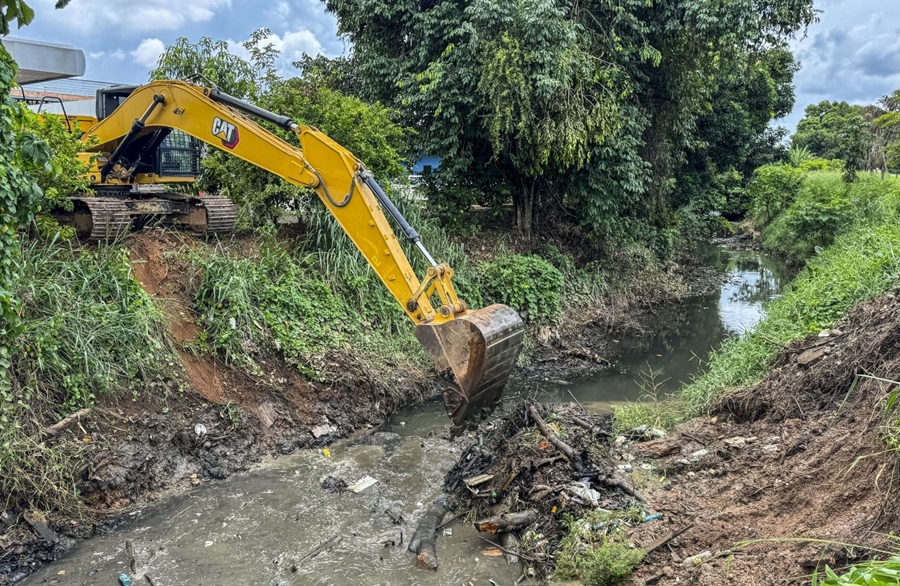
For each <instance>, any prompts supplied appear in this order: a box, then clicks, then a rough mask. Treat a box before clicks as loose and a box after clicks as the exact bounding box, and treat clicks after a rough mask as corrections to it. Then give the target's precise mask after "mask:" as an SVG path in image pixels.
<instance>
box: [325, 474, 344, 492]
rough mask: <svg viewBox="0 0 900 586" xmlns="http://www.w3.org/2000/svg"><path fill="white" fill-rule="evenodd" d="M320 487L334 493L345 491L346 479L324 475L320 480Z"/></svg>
mask: <svg viewBox="0 0 900 586" xmlns="http://www.w3.org/2000/svg"><path fill="white" fill-rule="evenodd" d="M322 489H323V490H325V491H327V492H331V493H335V494H340V493H342V492H347V481H346V480H344V479H343V478H335V477H334V476H326V477H325V479H324V480H322Z"/></svg>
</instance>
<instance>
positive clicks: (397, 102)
mask: <svg viewBox="0 0 900 586" xmlns="http://www.w3.org/2000/svg"><path fill="white" fill-rule="evenodd" d="M326 7H327V9H328V10H329V11H330V12H332V13H334V14H335V15H337V17H338V22H339V30H340V32H341V33H343V34H344V35H345V36H346V37H347V39H348V40H349V41H350V42H351V43H352V46H353V50H354V53H353V57H352V58H353V60H354V61H355V63H357V65H358V75H359V77H360V78H361V79H362V80H363V87H364V97H365V98H366V99H378V100H381V101H383V102H384V103H386V104H387V105H389V106H391V107H393V108H395V109H397V110H399V111H400V112H401V115H402V117H403V118H402V120H403V123H404V124H407V125H409V126H412V127H414V128H415V129H416V130H417V139H416V147H417V150H418V151H419V152H421V153H425V154H430V155H436V156H440V157H442V162H441V173H442V174H444V175H446V176H448V177H450V178H453V179H454V180H456V181H458V182H465V183H467V184H471V185H474V186H482V187H483V188H484V189H490V190H493V191H495V192H502V191H504V190H510V191H511V192H512V193H513V202H514V204H515V210H516V214H515V223H516V224H517V226H518V228H519V229H520V230H522V231H523V232H524V233H526V234H527V233H529V232H530V230H531V228H532V223H533V218H535V217H536V215H537V214H536V211H537V210H539V209H540V208H541V207H542V206H543V205H547V202H550V201H555V202H559V201H561V200H564V201H565V203H566V205H568V206H570V207H571V208H573V209H574V211H575V213H576V214H578V215H579V216H580V217H581V219H582V221H583V222H584V223H585V224H586V225H588V226H591V227H593V228H595V229H599V230H607V229H608V228H610V227H612V226H613V224H617V223H618V224H619V225H620V228H619V229H616V230H615V231H617V232H619V233H623V232H625V231H626V230H623V229H621V227H622V226H626V225H627V224H628V222H622V223H619V222H616V221H614V220H615V218H616V217H622V216H626V217H629V216H630V217H632V218H633V219H635V220H637V221H651V220H652V221H654V222H663V221H665V218H666V217H667V216H668V215H669V213H668V210H669V209H670V207H671V204H672V202H671V201H670V199H669V198H670V195H671V193H672V187H673V183H672V181H671V179H672V178H673V176H674V174H675V171H676V170H677V169H678V168H680V166H681V165H683V164H684V163H685V153H686V152H687V150H688V148H689V147H691V146H692V145H694V144H696V143H697V140H696V129H697V120H698V117H699V116H701V115H703V114H704V113H705V112H706V111H708V109H709V104H710V98H711V96H712V92H713V90H714V89H715V87H716V84H715V83H714V79H715V75H716V69H717V67H719V66H720V64H721V63H723V62H725V63H733V62H735V60H733V59H732V55H733V54H735V53H742V52H743V53H752V54H760V53H762V52H764V51H765V50H767V49H769V48H772V47H780V46H782V43H783V42H784V40H785V39H786V38H788V37H789V36H790V35H792V34H793V33H794V32H796V31H797V30H799V29H801V28H803V27H804V26H806V25H807V24H809V23H810V22H811V21H812V20H813V19H814V18H815V12H814V11H813V8H812V1H811V0H776V1H775V2H772V1H765V0H742V1H740V2H727V3H721V2H708V1H706V0H660V1H658V2H653V3H648V2H645V1H644V0H612V1H610V0H604V1H599V0H594V1H588V2H577V3H575V2H569V1H565V0H474V1H471V2H464V1H462V0H400V1H396V0H355V1H347V0H326ZM751 109H752V108H751ZM559 190H564V193H559ZM611 216H612V217H611Z"/></svg>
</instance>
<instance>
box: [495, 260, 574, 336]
mask: <svg viewBox="0 0 900 586" xmlns="http://www.w3.org/2000/svg"><path fill="white" fill-rule="evenodd" d="M481 283H482V288H483V290H484V292H485V296H486V297H487V298H488V299H490V300H491V301H495V302H498V303H503V304H506V305H509V306H510V307H512V308H513V309H515V310H517V311H518V312H519V314H520V315H521V316H522V319H523V320H525V321H526V322H528V323H531V324H542V323H551V322H553V321H554V320H556V318H557V317H558V316H559V311H560V294H561V292H562V287H563V275H562V273H560V272H559V270H558V269H557V268H556V267H554V266H553V265H551V264H550V263H548V262H547V261H546V260H544V259H542V258H540V257H538V256H521V255H518V254H508V255H505V256H501V257H499V258H497V259H496V260H493V261H491V262H488V263H485V264H484V265H483V266H482V268H481Z"/></svg>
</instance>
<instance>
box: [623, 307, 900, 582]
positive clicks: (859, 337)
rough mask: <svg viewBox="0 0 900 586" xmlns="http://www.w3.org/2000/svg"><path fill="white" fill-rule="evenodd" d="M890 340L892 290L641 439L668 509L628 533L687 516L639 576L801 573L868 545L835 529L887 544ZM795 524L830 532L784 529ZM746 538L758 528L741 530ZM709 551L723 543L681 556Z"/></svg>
mask: <svg viewBox="0 0 900 586" xmlns="http://www.w3.org/2000/svg"><path fill="white" fill-rule="evenodd" d="M898 350H900V302H898V301H897V300H896V299H895V298H894V296H893V295H888V296H887V297H885V298H883V299H881V300H879V301H876V302H872V303H869V304H866V305H864V306H862V307H860V308H858V309H857V310H856V311H854V312H853V313H852V315H851V316H849V317H848V319H846V320H845V321H844V323H842V324H840V325H839V326H838V328H836V329H835V330H833V331H830V332H823V333H822V335H820V336H816V337H812V338H811V339H807V340H805V341H802V342H798V343H795V344H792V345H791V346H789V347H787V348H785V349H784V350H783V351H782V352H781V353H780V355H779V357H778V359H777V362H776V365H775V368H774V370H773V371H772V372H771V373H770V375H769V376H768V377H767V378H766V379H765V380H763V381H762V382H760V383H759V384H757V385H755V386H753V387H752V388H749V389H745V390H741V391H739V392H736V393H733V394H731V395H729V396H728V397H727V398H726V399H725V400H724V401H722V403H721V404H720V405H719V407H718V408H717V409H716V412H715V413H714V414H713V417H711V418H701V419H695V420H693V421H690V422H688V423H685V424H683V425H682V426H680V427H678V428H677V429H676V433H675V435H674V436H673V438H672V439H665V440H660V441H657V442H653V443H652V444H649V445H647V444H644V445H641V444H636V445H635V446H634V448H635V449H634V452H635V453H643V454H649V455H650V457H648V456H643V457H641V459H643V460H646V463H645V464H644V466H647V465H648V464H649V465H650V466H652V472H650V474H652V475H653V476H664V477H665V479H666V481H665V484H664V486H663V487H662V488H660V489H656V490H653V491H650V492H649V493H648V499H649V501H650V503H651V505H652V506H653V507H654V508H655V509H656V510H658V511H661V512H663V513H664V514H665V522H664V523H660V524H647V525H644V526H641V527H640V528H639V529H638V530H637V531H636V532H635V533H634V535H633V536H632V538H633V540H634V541H635V542H636V543H638V544H643V543H647V542H648V541H652V540H653V539H655V538H657V537H658V536H659V535H660V534H664V533H665V532H667V531H671V530H673V529H677V528H682V527H685V526H691V529H690V530H688V531H687V532H685V533H684V534H683V535H682V536H680V537H679V538H678V539H676V540H673V541H671V542H670V543H669V545H668V548H667V549H664V550H660V551H658V552H657V553H654V554H652V555H651V556H649V558H648V559H647V560H646V561H645V564H644V566H643V569H642V570H641V571H640V572H639V573H638V575H637V576H636V583H648V584H649V583H653V584H660V585H663V586H665V585H670V584H676V583H678V584H698V585H704V586H712V585H720V584H742V585H746V586H771V585H773V584H809V578H808V576H809V575H810V574H812V573H813V572H814V571H815V569H816V568H819V570H820V572H821V570H822V568H824V565H825V564H828V565H830V566H831V567H832V568H834V567H840V566H843V565H846V564H847V563H849V562H853V561H854V560H855V559H856V558H857V557H865V556H866V555H867V553H866V551H865V550H863V549H859V548H846V547H843V546H840V545H836V544H835V542H841V543H852V544H859V545H863V546H881V545H884V544H885V541H886V539H885V537H884V536H883V533H886V532H889V531H890V532H894V533H896V527H897V520H898V514H897V513H898V499H897V496H898V479H900V476H898V473H900V469H898V460H897V457H896V454H895V449H896V446H897V444H896V443H895V441H894V440H892V437H891V436H892V435H893V434H896V433H898V432H897V429H896V420H897V414H896V412H895V410H894V403H895V400H894V399H895V397H896V392H897V389H898V387H900V385H898V383H896V382H893V381H897V380H900V353H898ZM892 442H893V443H892ZM653 456H658V457H653ZM623 457H624V458H626V459H627V458H629V457H630V456H629V455H628V454H627V453H626V454H624V455H623ZM797 538H800V539H817V540H825V541H827V542H831V543H830V544H829V543H821V542H818V543H816V542H802V541H799V542H798V541H783V540H784V539H797ZM755 540H764V541H762V542H755V543H749V544H747V543H743V542H747V541H755ZM765 540H770V541H765ZM771 540H775V541H771ZM777 540H782V541H777ZM704 551H709V552H711V553H713V554H716V553H718V554H719V555H718V556H717V557H715V558H714V559H712V560H711V561H708V562H706V563H704V564H703V565H701V566H699V567H692V568H687V569H686V568H682V567H681V566H680V564H679V563H678V562H680V561H681V560H683V559H684V558H687V557H688V556H692V555H696V554H699V553H701V552H704ZM804 577H805V578H804Z"/></svg>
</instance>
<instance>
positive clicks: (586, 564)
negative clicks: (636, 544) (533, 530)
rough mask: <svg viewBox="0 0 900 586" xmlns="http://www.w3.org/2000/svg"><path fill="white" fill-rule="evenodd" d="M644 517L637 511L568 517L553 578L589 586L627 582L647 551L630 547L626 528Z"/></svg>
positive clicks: (606, 585) (593, 513)
mask: <svg viewBox="0 0 900 586" xmlns="http://www.w3.org/2000/svg"><path fill="white" fill-rule="evenodd" d="M640 518H641V515H640V513H639V512H638V511H637V510H636V509H629V510H626V511H617V512H615V513H598V512H594V511H592V512H589V513H587V514H586V515H585V516H584V517H583V518H581V519H577V520H576V519H573V518H572V517H571V516H567V517H566V519H565V524H566V526H567V531H568V533H567V535H566V536H565V537H564V538H563V540H562V541H561V542H560V544H559V549H558V551H557V555H556V569H555V570H554V577H555V578H556V579H560V580H573V579H578V580H580V581H581V582H583V583H584V584H586V585H587V586H608V585H613V584H618V583H620V582H622V581H623V580H625V579H626V578H627V577H628V576H629V575H630V574H631V572H632V571H634V569H635V568H636V567H637V566H638V564H640V563H641V561H642V560H643V559H644V551H643V550H640V549H635V548H633V547H631V546H630V545H629V544H628V540H627V538H626V536H625V532H624V528H625V527H626V526H627V524H628V523H629V522H638V521H639V520H640Z"/></svg>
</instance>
